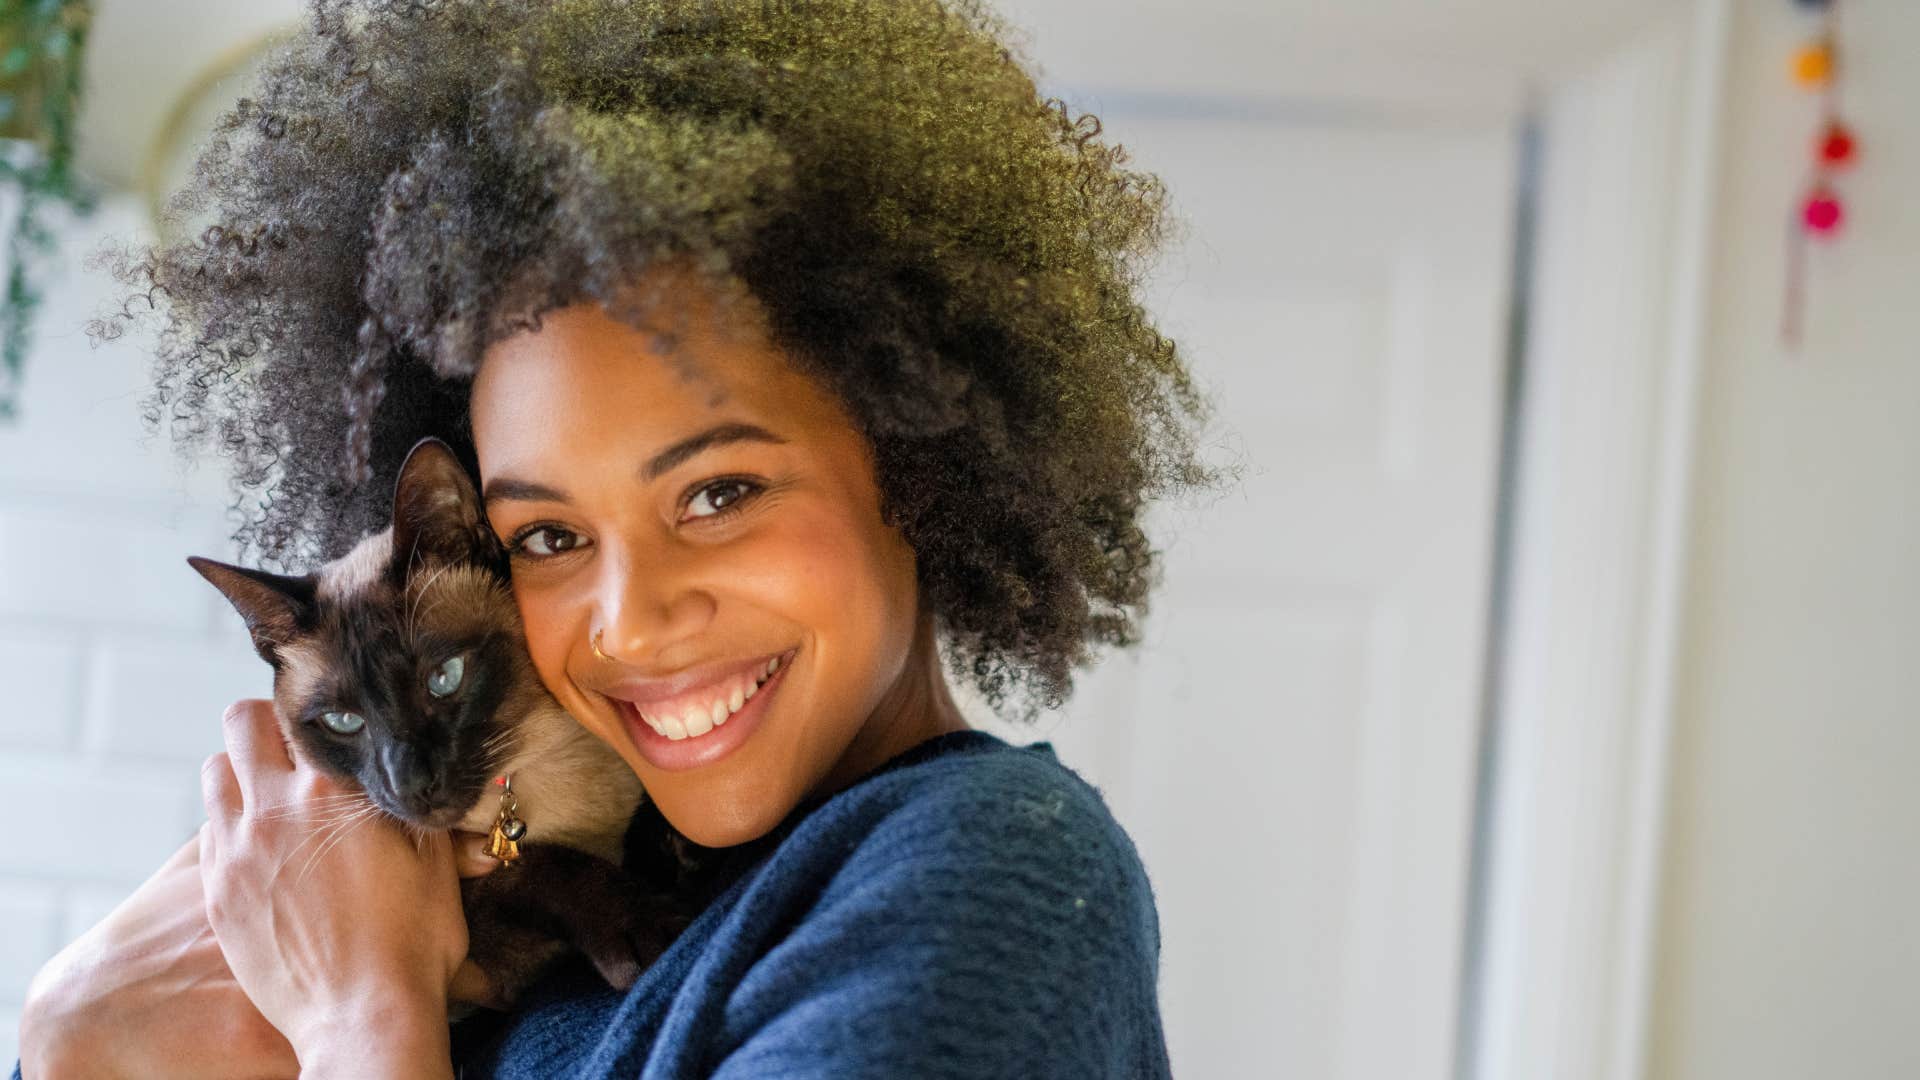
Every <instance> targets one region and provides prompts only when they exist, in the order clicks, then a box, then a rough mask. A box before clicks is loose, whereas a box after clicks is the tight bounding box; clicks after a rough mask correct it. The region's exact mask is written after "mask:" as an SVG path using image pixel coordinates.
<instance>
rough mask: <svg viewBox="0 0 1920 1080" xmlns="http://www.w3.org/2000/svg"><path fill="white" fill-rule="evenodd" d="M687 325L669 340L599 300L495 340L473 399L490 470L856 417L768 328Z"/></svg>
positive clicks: (813, 433)
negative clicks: (728, 427) (729, 431)
mask: <svg viewBox="0 0 1920 1080" xmlns="http://www.w3.org/2000/svg"><path fill="white" fill-rule="evenodd" d="M681 326H682V330H683V332H681V333H680V334H678V335H677V336H676V338H675V340H672V341H662V340H661V339H660V337H659V336H658V335H656V334H654V333H650V332H648V331H647V330H643V329H638V328H636V327H634V326H632V325H629V324H628V323H626V322H624V321H622V320H621V319H618V318H616V317H614V316H613V315H611V314H609V313H608V312H607V311H606V310H605V309H603V308H601V307H600V306H599V305H598V304H596V303H591V302H589V303H585V304H576V305H573V306H570V307H567V308H561V309H558V310H556V311H554V312H551V313H549V314H548V315H547V316H546V317H545V318H544V319H543V320H542V323H541V326H540V327H539V329H537V330H528V331H522V332H521V333H518V334H516V335H514V336H512V337H509V338H506V339H503V340H501V341H499V342H497V343H495V344H494V345H493V346H492V347H490V348H489V349H488V350H487V352H486V354H485V356H484V358H483V359H482V362H481V365H480V369H479V371H478V373H477V374H476V376H475V378H474V382H473V391H472V400H471V411H472V419H473V434H474V442H475V447H476V449H477V450H478V452H479V455H480V458H481V470H482V472H483V473H487V474H492V473H495V472H497V471H499V470H500V469H501V468H504V467H509V463H510V462H511V463H512V464H513V465H515V466H519V467H522V468H527V469H531V468H534V467H536V465H537V463H538V462H539V461H541V460H544V459H548V458H551V457H553V456H555V455H560V456H563V457H567V458H572V457H573V455H574V454H575V453H585V452H592V451H593V450H594V449H595V448H600V449H607V450H610V449H613V448H615V447H622V448H626V449H628V450H638V451H641V452H648V453H650V452H651V450H649V449H648V448H649V447H654V446H664V445H666V444H669V443H672V442H674V441H676V440H679V439H683V438H685V437H687V436H689V435H691V434H694V433H696V432H699V431H702V430H705V429H707V428H710V427H711V426H712V425H714V424H715V423H720V422H728V423H739V424H749V425H754V426H757V427H760V428H764V429H767V430H769V431H771V432H773V433H774V434H776V435H778V436H780V437H781V439H783V440H786V441H793V442H801V443H804V442H807V441H809V440H812V439H817V438H821V437H830V436H831V435H832V434H834V432H832V431H830V430H823V428H824V429H842V430H844V429H846V428H847V427H849V426H850V425H849V422H848V419H847V418H846V417H845V415H844V413H843V412H841V411H840V410H838V409H837V408H836V407H835V406H834V405H833V403H832V401H831V400H830V399H829V398H828V396H827V395H826V394H825V393H824V392H823V391H822V390H821V388H820V387H819V386H817V385H816V384H815V383H814V382H813V380H812V379H811V378H808V377H807V376H805V375H803V374H802V373H801V372H800V371H799V370H798V369H797V368H796V367H795V366H794V365H793V364H792V362H791V361H790V360H789V359H788V358H787V356H786V354H785V353H784V352H783V351H782V350H780V349H779V348H778V347H776V346H774V345H772V344H771V343H769V342H768V341H767V340H766V339H765V338H764V337H763V336H762V335H761V334H760V333H759V332H758V331H757V328H755V327H745V328H742V327H731V328H726V329H727V330H728V331H729V332H724V333H723V332H716V330H715V329H714V327H713V326H711V325H710V323H709V322H708V321H707V320H705V319H701V318H690V319H688V320H687V321H686V322H685V323H683V324H681Z"/></svg>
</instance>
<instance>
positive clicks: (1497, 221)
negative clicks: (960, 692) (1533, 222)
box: [987, 102, 1515, 1080]
mask: <svg viewBox="0 0 1920 1080" xmlns="http://www.w3.org/2000/svg"><path fill="white" fill-rule="evenodd" d="M1096 111H1099V112H1101V114H1102V116H1103V119H1104V120H1105V121H1106V124H1107V131H1108V132H1109V133H1110V135H1111V136H1113V137H1115V138H1117V139H1118V140H1119V141H1120V142H1122V143H1123V144H1124V145H1125V146H1127V147H1128V149H1129V150H1130V151H1131V152H1132V153H1133V155H1134V162H1135V164H1136V165H1137V166H1138V167H1141V168H1145V169H1150V170H1152V171H1155V172H1157V173H1159V174H1160V175H1161V176H1162V177H1163V178H1165V180H1166V181H1167V183H1168V185H1169V188H1170V189H1171V191H1172V193H1173V197H1174V200H1175V203H1176V206H1177V208H1178V210H1179V212H1180V213H1181V214H1182V215H1183V216H1184V217H1186V219H1187V220H1188V222H1189V224H1190V226H1191V230H1190V235H1189V236H1188V237H1187V238H1186V241H1185V245H1184V247H1183V248H1182V249H1180V250H1179V251H1177V252H1175V253H1174V254H1173V255H1172V256H1171V257H1170V258H1169V259H1168V260H1167V261H1166V262H1165V263H1164V264H1163V267H1162V270H1161V272H1160V273H1159V274H1158V276H1157V280H1156V284H1155V289H1154V295H1155V298H1156V300H1155V308H1154V310H1156V311H1158V312H1161V313H1162V314H1163V315H1164V324H1163V329H1165V330H1166V332H1168V333H1169V334H1170V335H1171V336H1173V337H1174V338H1175V339H1176V340H1178V341H1179V342H1181V343H1182V345H1183V346H1184V348H1185V349H1186V351H1187V355H1188V356H1189V358H1190V360H1191V362H1192V364H1193V365H1194V368H1195V370H1196V372H1197V373H1198V375H1199V376H1200V378H1201V379H1202V380H1203V381H1204V382H1205V383H1206V384H1207V385H1208V386H1209V387H1210V389H1211V392H1212V393H1213V395H1214V396H1215V398H1216V400H1217V402H1218V405H1219V412H1218V422H1217V423H1216V424H1215V426H1214V429H1213V431H1212V432H1211V434H1210V438H1209V440H1208V441H1209V444H1210V446H1211V449H1209V451H1208V457H1209V459H1211V460H1214V461H1216V462H1229V461H1234V460H1240V461H1243V462H1244V472H1243V475H1242V478H1241V483H1240V485H1239V487H1238V489H1237V490H1235V491H1233V492H1231V493H1229V494H1228V495H1227V496H1226V497H1225V498H1223V499H1221V500H1219V501H1217V502H1215V503H1213V504H1212V505H1201V506H1194V507H1176V508H1171V509H1170V510H1169V511H1168V512H1166V513H1163V514H1161V515H1160V516H1159V518H1158V521H1159V523H1160V524H1159V529H1158V530H1157V531H1156V532H1155V533H1154V534H1153V535H1154V536H1155V538H1156V540H1159V541H1161V542H1162V544H1163V546H1164V548H1165V550H1166V579H1165V584H1164V587H1163V589H1162V591H1161V592H1160V594H1159V597H1158V600H1157V603H1156V605H1155V609H1154V613H1153V615H1152V617H1151V618H1150V620H1149V623H1148V627H1147V638H1148V640H1147V642H1146V644H1145V645H1144V647H1143V648H1142V649H1141V650H1140V651H1139V652H1138V654H1137V655H1136V656H1133V657H1131V658H1122V659H1116V660H1113V661H1110V662H1109V663H1108V664H1107V665H1105V666H1104V667H1103V668H1102V669H1100V670H1099V671H1097V672H1096V673H1094V674H1092V675H1090V676H1085V677H1083V679H1082V685H1081V689H1080V692H1079V693H1078V694H1077V695H1076V698H1075V700H1074V701H1073V702H1072V704H1071V705H1070V707H1069V708H1068V710H1067V711H1066V713H1065V715H1064V716H1062V717H1059V718H1049V719H1046V720H1043V721H1042V723H1041V726H1040V727H1039V729H1038V730H1037V731H1008V730H1007V729H1006V728H1004V727H1000V726H996V725H987V726H990V727H993V729H994V730H996V731H999V732H1000V733H1002V734H1003V735H1005V736H1007V737H1008V738H1009V739H1012V740H1014V741H1021V742H1025V741H1032V740H1034V739H1036V738H1042V739H1050V740H1052V741H1053V743H1054V744H1055V747H1056V748H1057V749H1058V751H1059V752H1060V754H1061V757H1062V759H1063V760H1064V761H1066V762H1067V763H1068V764H1069V765H1071V766H1073V767H1074V768H1076V769H1077V770H1079V771H1080V772H1081V773H1082V774H1083V775H1085V776H1086V777H1087V778H1088V779H1089V780H1091V781H1092V782H1093V783H1094V784H1096V785H1097V786H1099V787H1100V788H1101V789H1102V791H1103V792H1104V793H1105V794H1106V796H1107V798H1108V801H1109V803H1110V805H1111V806H1112V807H1113V809H1114V811H1115V813H1116V815H1117V816H1118V817H1119V819H1120V821H1121V823H1122V824H1123V825H1124V826H1125V827H1126V828H1127V830H1128V832H1129V833H1130V834H1131V835H1132V836H1133V838H1134V840H1135V842H1136V843H1137V844H1138V845H1139V847H1140V849H1141V853H1142V856H1143V858H1144V859H1145V861H1146V865H1147V871H1148V874H1149V875H1150V877H1151V879H1152V882H1153V886H1154V891H1155V896H1156V899H1157V902H1158V907H1159V912H1160V919H1161V932H1162V953H1161V963H1162V969H1161V971H1162V974H1161V985H1160V990H1161V1005H1162V1010H1163V1013H1164V1016H1165V1020H1166V1026H1167V1038H1168V1042H1169V1044H1170V1049H1171V1053H1172V1057H1173V1065H1174V1073H1175V1075H1176V1076H1189V1077H1206V1078H1210V1080H1211V1078H1234V1077H1302V1078H1316V1080H1317V1078H1322V1077H1329V1078H1354V1080H1362V1078H1364V1080H1376V1078H1378V1080H1442V1078H1444V1077H1446V1076H1448V1075H1450V1069H1451V1063H1452V1040H1453V1031H1454V1024H1455V1014H1456V1009H1457V1002H1458V1000H1459V996H1460V995H1459V988H1458V984H1459V979H1460V970H1461V949H1462V941H1463V928H1464V926H1465V920H1466V915H1465V912H1466V903H1465V901H1466V890H1467V882H1468V865H1469V850H1470V843H1469V833H1470V825H1471V816H1472V794H1473V785H1474V779H1475V776H1474V760H1475V757H1474V756H1475V750H1476V739H1477V732H1478V723H1479V721H1478V717H1479V708H1480V686H1481V679H1482V672H1481V667H1482V663H1483V660H1484V654H1485V639H1486V632H1485V624H1486V616H1485V612H1486V609H1487V605H1488V597H1489V591H1490V590H1489V580H1490V569H1491V558H1492V554H1491V549H1492V535H1493V522H1494V513H1495V507H1494V493H1495V481H1496V472H1497V465H1496V458H1497V447H1498V432H1499V411H1500V400H1501V371H1502V368H1503V363H1502V357H1503V354H1504V343H1505V312H1506V303H1507V296H1508V277H1509V274H1508V268H1509V264H1510V254H1509V248H1510V235H1511V226H1510V219H1511V217H1512V213H1513V203H1514V149H1515V140H1514V137H1513V133H1512V131H1511V130H1510V129H1509V128H1508V127H1507V126H1506V125H1505V124H1500V123H1494V122H1486V123H1455V124H1451V125H1443V126H1439V127H1432V126H1430V127H1426V128H1421V127H1415V126H1404V127H1391V126H1386V125H1383V124H1374V123H1359V122H1356V123H1338V124H1334V123H1324V124H1309V123H1300V122H1293V121H1290V120H1286V119H1284V118H1282V119H1274V118H1271V117H1265V118H1263V117H1257V116H1256V117H1247V116H1240V117H1235V116H1231V115H1219V116H1214V117H1208V116H1206V115H1193V114H1192V113H1191V112H1189V113H1188V114H1186V115H1181V114H1180V110H1177V109H1169V108H1166V107H1160V108H1148V107H1147V106H1146V104H1145V103H1144V102H1136V103H1135V104H1134V105H1133V106H1132V107H1131V108H1129V107H1127V106H1126V105H1124V104H1119V105H1113V106H1109V107H1107V108H1105V109H1096Z"/></svg>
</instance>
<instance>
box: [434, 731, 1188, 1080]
mask: <svg viewBox="0 0 1920 1080" xmlns="http://www.w3.org/2000/svg"><path fill="white" fill-rule="evenodd" d="M763 841H764V842H765V844H766V849H767V854H766V856H765V857H764V858H760V859H759V860H757V861H753V862H750V863H749V864H748V865H747V866H746V868H745V869H744V870H743V871H742V872H740V874H739V876H738V877H737V878H735V879H734V880H733V882H732V883H731V884H730V885H729V886H727V887H726V889H725V890H724V891H723V892H721V893H720V894H719V896H718V897H717V899H715V900H714V902H713V903H712V904H711V905H710V906H708V907H707V909H706V910H705V911H704V912H703V913H702V914H701V915H700V916H699V918H697V919H696V920H695V921H694V922H693V924H692V925H691V926H689V927H688V928H687V930H686V931H685V932H684V933H682V934H681V936H680V937H679V938H678V939H677V940H676V941H675V942H674V943H673V945H672V947H670V948H669V949H668V950H667V952H666V953H665V954H664V955H662V956H661V957H660V959H659V960H658V961H657V962H655V964H654V965H653V966H652V967H651V968H649V969H648V970H647V971H646V972H645V973H644V974H643V975H642V976H641V978H640V980H639V981H638V982H637V983H635V984H634V986H633V987H632V988H631V989H629V990H628V991H627V992H625V993H619V992H616V991H613V990H610V989H608V988H607V986H606V985H605V984H604V983H601V982H599V981H598V979H597V978H596V977H595V976H594V975H593V974H592V971H591V969H590V968H588V967H586V965H585V964H584V963H577V964H569V965H567V966H564V967H563V968H561V969H560V971H559V972H558V973H556V974H555V975H553V976H551V977H549V978H548V979H546V980H545V981H543V982H542V983H541V984H539V985H538V986H536V987H534V988H533V989H532V990H531V991H529V993H528V995H527V996H526V997H525V998H524V999H523V1000H522V1002H521V1004H520V1006H519V1007H518V1008H517V1009H516V1010H515V1011H514V1012H513V1013H512V1014H511V1015H508V1016H504V1017H502V1016H500V1015H499V1014H483V1016H482V1017H477V1018H475V1019H474V1020H469V1021H466V1022H464V1023H462V1024H460V1025H457V1026H456V1027H455V1039H454V1060H455V1064H456V1066H457V1067H458V1071H459V1072H460V1074H461V1076H462V1077H463V1078H479V1077H501V1078H520V1077H539V1078H542V1080H545V1078H549V1077H582V1078H587V1077H622V1078H625V1077H642V1078H648V1080H668V1078H673V1080H678V1078H683V1077H705V1076H716V1077H724V1078H734V1080H745V1078H753V1080H760V1078H766V1077H796V1078H798V1077H807V1078H820V1080H828V1078H831V1080H860V1078H874V1080H899V1078H904V1077H914V1078H924V1080H939V1078H943V1077H954V1078H961V1077H965V1078H974V1077H1035V1078H1049V1077H1128V1078H1131V1077H1164V1076H1167V1075H1168V1063H1167V1051H1166V1043H1165V1040H1164V1038H1163V1036H1162V1030H1161V1023H1160V1010H1159V1004H1158V998H1157V976H1158V967H1159V953H1160V932H1159V920H1158V917H1157V915H1156V913H1155V911H1154V906H1153V893H1152V890H1151V888H1150V886H1149V885H1148V882H1147V876H1146V872H1145V870H1144V869H1143V868H1142V866H1141V863H1140V859H1139V856H1138V854H1137V853H1136V852H1135V850H1134V847H1133V843H1132V841H1131V840H1129V839H1128V837H1127V834H1126V833H1125V832H1124V831H1123V830H1122V829H1121V828H1120V826H1119V824H1118V823H1116V822H1115V821H1114V819H1113V816H1112V814H1111V813H1109V812H1108V810H1107V807H1106V804H1105V802H1104V801H1103V800H1102V799H1101V797H1100V794H1099V792H1098V791H1097V790H1095V789H1094V788H1093V787H1092V786H1090V785H1088V784H1087V783H1086V782H1085V781H1083V780H1082V779H1080V777H1079V776H1078V775H1076V774H1075V773H1073V772H1072V771H1071V770H1069V769H1067V768H1066V767H1065V766H1063V765H1061V764H1060V762H1059V760H1058V758H1056V757H1055V756H1054V752H1053V748H1052V747H1051V746H1050V745H1049V744H1047V743H1036V744H1034V745H1032V746H1028V747H1025V748H1018V747H1014V746H1011V745H1009V744H1007V743H1006V742H1004V741H1002V740H1001V739H999V738H997V737H995V736H993V735H991V734H988V733H986V732H981V731H972V730H967V731H956V732H950V733H947V734H944V735H940V736H937V737H935V738H933V739H930V740H928V741H927V742H924V743H921V744H920V745H919V746H916V747H914V748H913V749H911V750H908V751H907V752H905V753H903V754H901V755H899V756H897V757H895V758H894V759H893V760H891V761H889V762H887V763H886V764H884V765H882V766H880V768H878V769H876V770H875V771H874V772H872V773H870V774H868V775H867V776H865V777H863V778H862V779H861V780H859V781H857V782H855V783H854V784H853V785H851V786H849V787H848V788H846V789H845V790H842V791H840V792H837V793H835V794H834V795H832V796H831V797H828V798H826V799H823V800H822V799H816V800H811V801H810V802H808V803H805V804H802V805H801V806H800V807H798V808H797V809H796V810H795V811H794V813H793V814H791V815H790V816H789V817H788V818H787V820H786V821H785V822H783V823H782V824H781V825H780V827H779V828H778V829H776V830H775V831H774V833H772V834H770V835H769V836H768V837H766V838H763Z"/></svg>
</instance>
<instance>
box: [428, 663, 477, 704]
mask: <svg viewBox="0 0 1920 1080" xmlns="http://www.w3.org/2000/svg"><path fill="white" fill-rule="evenodd" d="M466 673H467V661H466V658H465V657H461V656H455V657H453V658H451V659H449V660H447V661H446V662H445V663H443V664H441V665H440V666H439V667H437V668H434V669H433V672H432V674H430V675H428V676H427V692H428V693H430V694H432V695H433V696H434V697H446V696H447V695H448V694H451V693H453V692H454V691H455V690H458V689H460V679H461V678H462V677H463V676H464V675H466Z"/></svg>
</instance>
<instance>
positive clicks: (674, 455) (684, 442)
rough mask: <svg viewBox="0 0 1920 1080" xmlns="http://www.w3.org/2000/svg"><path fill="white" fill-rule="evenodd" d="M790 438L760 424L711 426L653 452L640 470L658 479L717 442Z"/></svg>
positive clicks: (714, 445)
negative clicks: (783, 436)
mask: <svg viewBox="0 0 1920 1080" xmlns="http://www.w3.org/2000/svg"><path fill="white" fill-rule="evenodd" d="M786 441H787V440H785V439H783V438H781V437H780V436H778V435H775V434H774V433H773V432H771V431H768V430H767V429H766V428H763V427H760V426H758V425H757V424H743V423H739V422H737V421H736V422H733V423H727V424H719V425H716V426H714V427H710V428H708V429H707V430H705V431H703V432H701V433H700V434H698V435H689V436H687V437H686V438H684V439H681V440H680V441H679V442H677V443H674V444H673V445H672V446H669V447H667V448H666V449H665V450H662V451H660V452H659V453H658V454H655V455H654V456H653V460H652V461H649V462H647V464H646V467H645V468H644V469H642V470H640V476H641V479H643V480H648V481H652V480H658V479H659V478H660V476H661V474H663V473H666V472H669V471H671V470H672V469H673V468H675V467H676V466H678V465H680V464H681V463H682V462H684V461H686V460H687V459H688V458H691V457H693V456H694V455H695V454H698V453H701V452H702V451H705V450H711V449H712V448H714V447H716V446H722V445H725V444H727V443H736V442H766V443H775V444H784V443H785V442H786Z"/></svg>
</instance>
